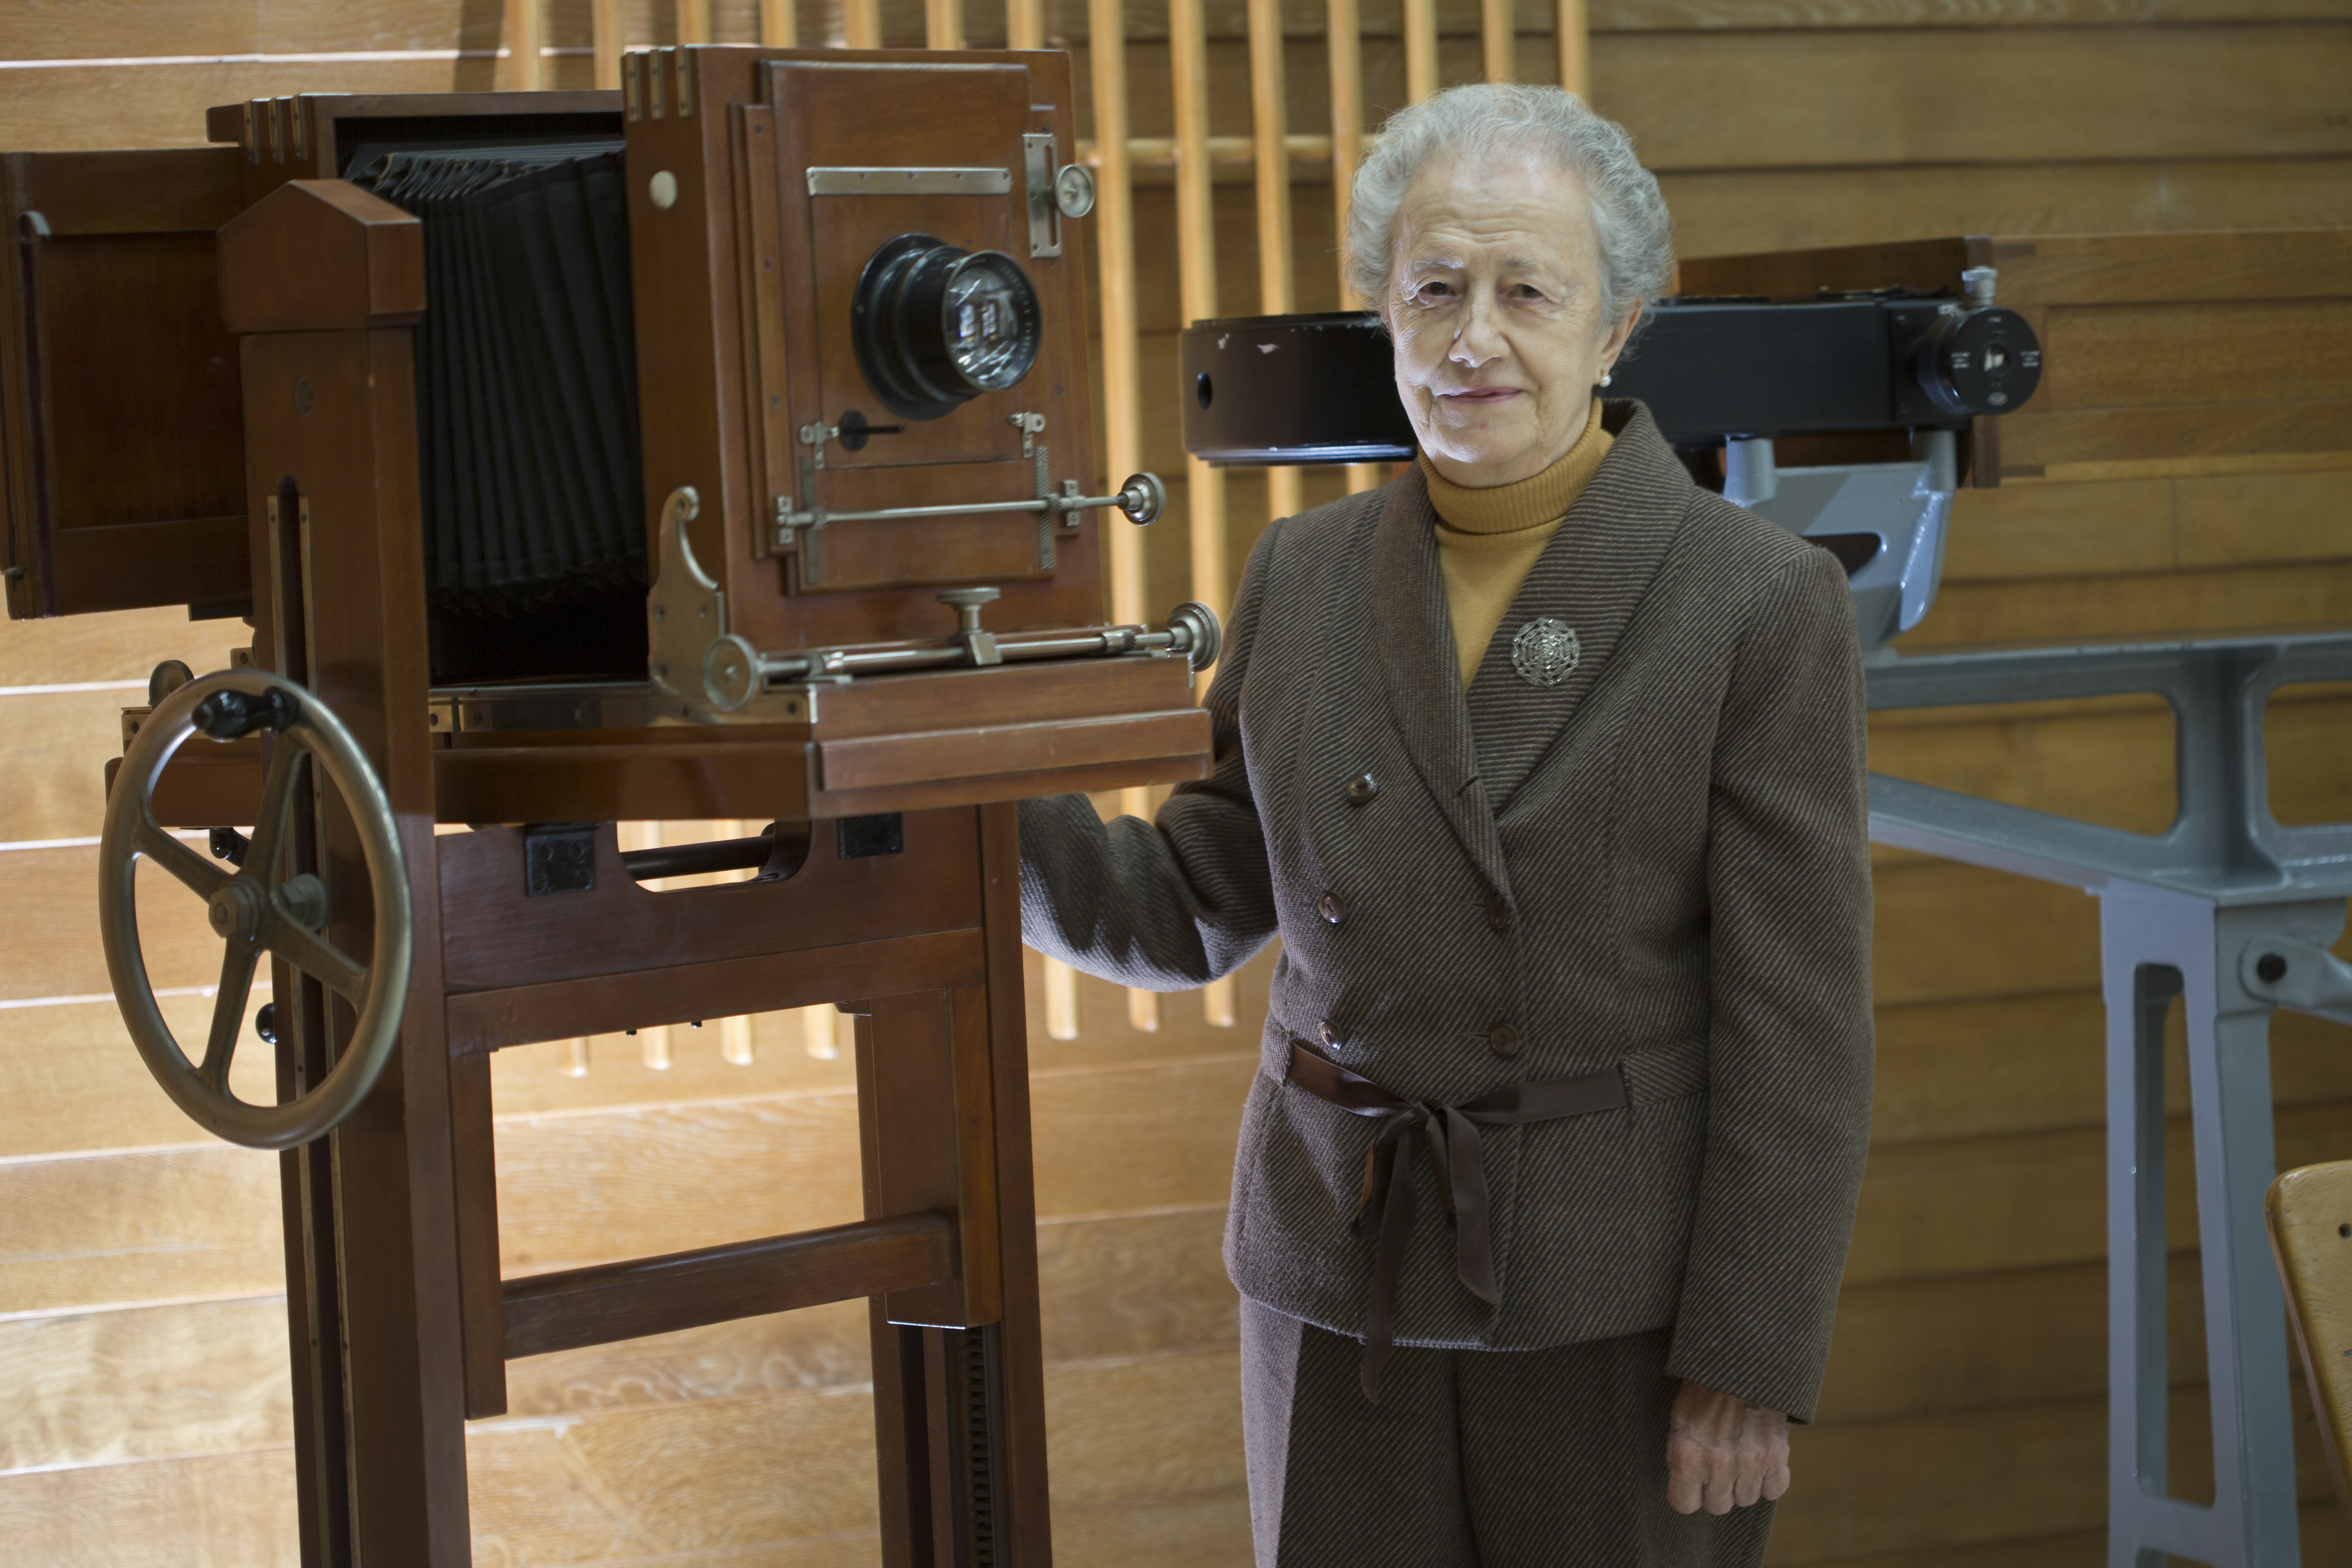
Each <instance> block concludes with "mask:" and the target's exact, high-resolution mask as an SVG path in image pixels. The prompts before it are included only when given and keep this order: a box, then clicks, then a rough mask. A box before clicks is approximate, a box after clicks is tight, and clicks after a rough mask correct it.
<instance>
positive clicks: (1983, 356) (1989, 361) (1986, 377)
mask: <svg viewBox="0 0 2352 1568" xmlns="http://www.w3.org/2000/svg"><path fill="white" fill-rule="evenodd" d="M1918 368H1919V385H1920V387H1921V389H1922V390H1924V391H1925V392H1926V393H1927V397H1928V400H1929V401H1930V402H1932V403H1934V404H1935V405H1936V406H1937V407H1938V408H1940V409H1942V410H1943V411H1944V412H1945V413H1947V414H1958V415H1987V414H2013V413H2015V412H2016V411H2017V409H2018V407H2019V406H2020V405H2021V404H2023V403H2024V402H2025V400H2026V399H2027V398H2029V397H2032V395H2033V389H2034V388H2035V387H2037V386H2039V385H2040V384H2042V340H2041V339H2040V338H2037V337H2035V336H2034V335H2033V329H2032V327H2030V326H2027V325H2026V324H2025V318H2024V317H2022V316H2021V315H2019V314H2018V313H2017V312H2016V311H2014V310H2000V309H1998V308H1996V309H1993V310H1969V311H1965V312H1962V313H1958V314H1954V315H1948V316H1937V318H1936V321H1935V323H1934V325H1932V326H1930V327H1929V328H1928V329H1927V339H1926V341H1925V342H1922V343H1921V344H1920V345H1919V366H1918Z"/></svg>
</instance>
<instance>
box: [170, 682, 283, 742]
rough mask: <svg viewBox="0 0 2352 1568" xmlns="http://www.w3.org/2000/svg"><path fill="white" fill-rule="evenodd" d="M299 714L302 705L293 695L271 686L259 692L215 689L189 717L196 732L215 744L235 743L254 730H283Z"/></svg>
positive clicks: (198, 704)
mask: <svg viewBox="0 0 2352 1568" xmlns="http://www.w3.org/2000/svg"><path fill="white" fill-rule="evenodd" d="M300 715H301V704H300V703H299V702H298V701H297V700H295V697H294V694H293V692H292V691H291V690H289V689H287V688H286V687H283V686H272V687H270V688H269V689H267V690H265V691H259V692H252V691H237V690H232V689H228V688H226V687H216V688H215V689H213V691H212V692H211V693H210V694H209V695H208V696H206V697H205V699H204V700H202V701H200V702H198V703H197V704H196V707H195V711H194V712H193V713H191V714H190V715H189V716H188V717H189V720H190V721H191V722H192V723H193V724H194V726H195V728H196V730H197V731H198V732H200V733H202V734H205V735H209V736H211V737H212V738H213V739H214V740H215V741H234V740H237V739H239V738H241V737H243V736H246V735H250V734H252V733H253V732H254V731H256V730H277V731H284V730H285V729H287V728H288V727H289V725H291V724H292V723H293V722H294V721H295V720H297V719H298V718H299V717H300Z"/></svg>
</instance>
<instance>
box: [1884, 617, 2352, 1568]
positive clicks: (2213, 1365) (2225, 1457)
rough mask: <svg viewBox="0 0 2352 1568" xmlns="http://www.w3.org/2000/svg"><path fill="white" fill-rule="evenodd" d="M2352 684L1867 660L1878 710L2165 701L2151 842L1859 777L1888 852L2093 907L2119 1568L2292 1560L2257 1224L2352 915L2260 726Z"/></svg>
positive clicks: (2149, 661) (2267, 1264)
mask: <svg viewBox="0 0 2352 1568" xmlns="http://www.w3.org/2000/svg"><path fill="white" fill-rule="evenodd" d="M2344 679H2352V635H2347V634H2342V633H2332V634H2319V635H2311V636H2292V637H2242V638H2223V639H2214V640H2210V641H2195V642H2169V643H2158V644H2144V645H2136V646H2114V647H2101V646H2090V647H2066V648H2035V649H2027V650H2021V651H2015V652H2000V653H1964V654H1944V655H1928V656H1920V657H1915V658H1892V657H1887V658H1883V659H1882V660H1881V661H1877V662H1874V663H1873V665H1872V667H1871V669H1870V706H1871V708H1872V709H1873V710H1885V709H1901V708H1924V707H1941V706H1949V705H1955V704H1962V703H2000V702H2024V701H2036V700H2050V699H2058V698H2084V697H2101V696H2116V695H2122V694H2126V693H2137V692H2153V693H2156V694H2158V695H2160V696H2162V697H2163V698H2164V699H2165V700H2166V701H2167V702H2168V704H2170V706H2171V708H2172V711H2173V717H2174V721H2175V732H2176V744H2175V757H2176V762H2175V776H2176V779H2177V781H2178V788H2179V809H2178V812H2177V814H2176V816H2175V818H2174V821H2173V824H2172V826H2171V827H2170V828H2168V830H2167V831H2165V832H2164V833H2162V834H2159V835H2155V836H2148V835H2143V834H2135V833H2128V832H2125V831H2123V830H2120V829H2116V828H2111V827H2104V826H2097V825H2095V824H2091V823H2084V822H2077V821H2074V820H2072V819H2070V818H2066V817H2062V816H2054V815H2052V814H2050V813H2047V812H2039V811H2031V810H2026V809H2023V808H2021V807H2018V806H2011V805H2001V804H2000V803H1998V802H1994V801H1987V800H1982V799H1979V798H1978V797H1976V796H1972V795H1962V794H1958V793H1956V792H1953V791H1949V790H1942V789H1937V788H1933V787H1931V786H1929V785H1926V784H1914V783H1911V782H1909V781H1906V780H1902V779H1894V778H1888V777H1886V776H1885V775H1883V774H1878V773H1873V774H1872V775H1871V780H1870V791H1871V795H1870V825H1871V837H1873V838H1874V839H1875V840H1876V841H1877V842H1879V843H1882V844H1887V845H1893V846H1896V847H1902V848H1906V849H1916V850H1920V851H1922V852H1924V853H1927V854H1930V855H1936V856H1940V857H1942V858H1947V859H1951V860H1958V861H1963V862H1966V863H1968V864H1970V865H1976V866H1984V867H1989V868H1993V869H1996V870H2002V871H2009V872H2012V873H2015V874H2017V875H2020V876H2025V877H2032V878H2035V879H2039V880H2042V881H2047V882H2056V883H2059V884H2062V885H2064V886H2067V887H2074V888H2080V889H2083V890H2084V891H2085V892H2087V893H2090V894H2092V895H2093V896H2095V897H2096V898H2097V899H2099V900H2100V904H2101V910H2100V915H2101V918H2100V947H2101V964H2102V970H2103V980H2104V988H2105V1000H2106V1013H2107V1313H2108V1349H2107V1356H2108V1394H2107V1401H2108V1405H2107V1407H2108V1470H2107V1477H2108V1505H2107V1506H2108V1534H2107V1561H2108V1563H2110V1564H2111V1568H2158V1564H2160V1563H2162V1561H2163V1558H2164V1556H2165V1554H2166V1553H2168V1552H2169V1553H2172V1554H2174V1555H2178V1556H2182V1557H2189V1558H2193V1559H2195V1560H2196V1561H2199V1562H2201V1563H2211V1564H2213V1565H2214V1568H2293V1565H2294V1564H2295V1563H2298V1562H2299V1561H2300V1556H2299V1547H2298V1542H2297V1531H2296V1519H2295V1489H2294V1429H2293V1424H2292V1417H2291V1414H2290V1411H2291V1406H2290V1404H2289V1395H2288V1388H2289V1372H2288V1366H2287V1343H2286V1333H2285V1323H2284V1311H2285V1303H2284V1298H2283V1296H2282V1295H2281V1292H2280V1289H2279V1284H2278V1278H2277V1275H2276V1274H2275V1273H2274V1272H2273V1268H2272V1265H2271V1260H2270V1255H2269V1248H2268V1244H2267V1242H2266V1240H2265V1238H2264V1236H2263V1193H2264V1191H2265V1190H2266V1189H2267V1188H2268V1187H2269V1185H2270V1182H2271V1179H2272V1177H2273V1175H2275V1174H2276V1173H2277V1157H2276V1153H2275V1151H2274V1147H2273V1138H2272V1116H2271V1075H2270V1016H2271V1014H2272V1012H2273V1010H2275V1009H2276V1008H2278V1007H2281V1006H2285V1007H2291V1008H2294V1009H2295V1010H2298V1011H2301V1012H2306V1013H2311V1014H2314V1015H2315V1016H2321V1017H2326V1018H2331V1019H2335V1020H2337V1021H2340V1022H2346V1023H2352V965H2347V963H2344V961H2343V960H2341V959H2338V958H2335V957H2333V956H2332V955H2330V954H2329V953H2328V952H2326V947H2327V945H2328V944H2329V943H2330V942H2333V941H2335V940H2336V937H2337V936H2338V935H2339V934H2340V933H2341V932H2342V931H2343V929H2344V921H2345V910H2346V900H2347V898H2352V824H2346V823H2336V824H2327V825H2323V826H2293V827H2290V826H2285V825H2283V824H2281V823H2280V822H2279V821H2278V820H2277V819H2276V818H2275V817H2273V816H2272V815H2271V810H2270V793H2269V776H2268V769H2267V763H2266V759H2265V756H2264V752H2263V715H2264V711H2265V710H2266V708H2267V705H2268V704H2269V701H2270V700H2271V697H2272V695H2273V693H2274V692H2276V691H2277V690H2278V689H2279V688H2281V687H2282V686H2286V685H2290V684H2295V683H2300V682H2308V681H2322V680H2344ZM2176 1001H2178V1002H2179V1004H2180V1005H2181V1007H2182V1010H2183V1013H2184V1015H2185V1019H2186V1022H2187V1025H2188V1037H2189V1119H2190V1124H2191V1131H2192V1138H2193V1143H2192V1146H2193V1148H2194V1149H2195V1151H2196V1165H2197V1212H2198V1231H2199V1237H2200V1246H2201V1250H2202V1258H2201V1270H2202V1283H2203V1292H2204V1299H2205V1339H2206V1364H2207V1376H2208V1381H2209V1384H2210V1391H2211V1398H2212V1423H2213V1456H2214V1502H2213V1504H2212V1506H2211V1507H2210V1508H2207V1507H2202V1506H2200V1505H2197V1504H2194V1503H2189V1502H2184V1501H2182V1500H2179V1499H2178V1498H2175V1497H2173V1496H2171V1495H2170V1490H2169V1484H2168V1477H2167V1474H2166V1467H2165V1449H2166V1436H2167V1414H2168V1413H2167V1394H2168V1376H2167V1368H2166V1343H2167V1342H2166V1334H2165V1262H2166V1241H2165V1237H2166V1229H2165V1186H2164V1180H2165V1173H2164V1165H2165V1117H2164V1022H2165V1017H2166V1015H2167V1014H2168V1011H2169V1009H2170V1007H2171V1005H2173V1004H2174V1002H2176Z"/></svg>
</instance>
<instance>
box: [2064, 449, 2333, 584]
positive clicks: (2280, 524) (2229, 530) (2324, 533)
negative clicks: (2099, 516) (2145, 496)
mask: <svg viewBox="0 0 2352 1568" xmlns="http://www.w3.org/2000/svg"><path fill="white" fill-rule="evenodd" d="M2171 483H2172V487H2173V497H2174V502H2173V505H2174V510H2173V516H2174V527H2175V529H2176V530H2177V531H2178V534H2177V536H2178V538H2179V556H2180V564H2181V565H2182V566H2184V567H2210V566H2248V565H2268V564H2271V563H2278V562H2289V561H2321V560H2335V561H2341V560H2344V559H2347V558H2352V507H2347V505H2346V499H2345V492H2346V490H2347V476H2346V475H2345V473H2344V472H2343V470H2341V469H2330V470H2325V471H2321V472H2316V473H2303V474H2236V475H2231V476H2228V477H2226V478H2223V477H2218V476H2215V477H2204V478H2191V479H2174V480H2172V481H2171ZM2019 488H2020V489H2032V488H2033V487H2032V486H2023V487H2019Z"/></svg>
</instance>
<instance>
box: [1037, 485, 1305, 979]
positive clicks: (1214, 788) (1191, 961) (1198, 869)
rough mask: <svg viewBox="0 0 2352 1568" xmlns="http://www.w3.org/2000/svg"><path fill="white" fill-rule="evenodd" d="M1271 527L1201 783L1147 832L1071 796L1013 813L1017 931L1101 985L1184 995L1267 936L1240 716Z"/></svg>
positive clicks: (1230, 656)
mask: <svg viewBox="0 0 2352 1568" xmlns="http://www.w3.org/2000/svg"><path fill="white" fill-rule="evenodd" d="M1281 527H1282V524H1281V523H1279V522H1276V523H1275V524H1274V525H1273V526H1272V527H1270V528H1268V529H1267V530H1266V531H1265V533H1264V534H1262V535H1260V536H1259V539H1258V542H1257V546H1256V548H1255V550H1253V551H1252V552H1250V559H1249V564H1248V566H1247V567H1246V568H1245V569H1244V572H1243V574H1242V585H1241V592H1240V593H1239V594H1238V595H1236V596H1235V603H1234V616H1233V624H1232V625H1231V626H1228V627H1227V628H1226V632H1225V639H1224V647H1223V652H1222V653H1221V655H1220V656H1219V658H1218V661H1217V675H1216V679H1215V681H1214V682H1213V684H1212V685H1211V686H1210V688H1209V700H1208V703H1207V708H1208V713H1209V728H1210V739H1211V744H1212V746H1213V762H1212V770H1213V771H1212V772H1211V773H1210V774H1209V776H1208V777H1207V778H1205V779H1202V780H1199V781H1196V782H1194V783H1192V784H1180V785H1178V786H1177V788H1176V790H1175V792H1174V793H1173V794H1171V795H1170V796H1169V798H1168V801H1167V804H1166V805H1162V806H1161V807H1160V814H1159V817H1158V820H1157V821H1156V822H1146V821H1144V820H1143V819H1142V818H1141V817H1138V816H1121V817H1118V818H1116V819H1114V820H1112V821H1110V822H1104V821H1103V820H1102V819H1101V818H1100V817H1099V816H1097V815H1096V812H1095V808H1094V804H1093V803H1092V802H1091V801H1090V800H1088V799H1087V797H1086V796H1085V795H1058V796H1053V797H1049V798H1046V799H1043V800H1028V801H1024V802H1022V803H1021V934H1022V938H1023V940H1024V941H1025V942H1028V943H1029V945H1030V946H1032V947H1034V948H1036V949H1037V950H1038V951H1040V952H1045V953H1049V954H1051V955H1052V956H1054V957H1055V958H1058V959H1061V960H1062V961H1063V962H1065V963H1068V964H1070V965H1072V966H1073V967H1075V968H1077V969H1082V970H1084V971H1086V972H1087V973H1088V974H1094V975H1098V976H1100V977H1101V978H1103V979H1105V980H1115V981H1118V983H1119V984H1125V985H1137V986H1141V987H1143V988H1145V989H1147V990H1152V991H1185V990H1190V989H1192V988H1193V987H1195V986H1199V985H1204V984H1207V983H1208V982H1210V981H1212V980H1214V979H1216V978H1218V977H1219V976H1220V975H1223V974H1229V973H1232V972H1233V971H1234V970H1236V969H1239V968H1240V967H1241V966H1242V965H1243V964H1244V963H1248V962H1249V960H1250V959H1251V958H1252V957H1254V956H1255V954H1256V953H1257V952H1258V951H1259V950H1260V949H1261V948H1263V947H1265V944H1266V943H1267V942H1269V941H1271V940H1272V939H1273V936H1274V934H1275V905H1274V889H1273V886H1272V882H1271V875H1270V872H1269V869H1268V867H1267V862H1266V852H1265V829H1264V828H1263V827H1262V826H1260V824H1259V822H1258V815H1257V805H1256V803H1255V801H1254V800H1253V799H1252V798H1251V795H1250V782H1249V769H1248V759H1247V758H1246V757H1244V755H1243V751H1242V727H1241V706H1242V691H1243V688H1244V686H1245V685H1246V684H1247V682H1248V679H1249V665H1250V655H1251V653H1252V651H1253V647H1254V645H1255V641H1256V633H1257V626H1258V618H1259V616H1260V615H1261V614H1262V613H1263V611H1264V607H1265V597H1266V579H1267V577H1268V575H1269V574H1270V572H1271V563H1272V560H1273V556H1274V548H1275V538H1276V534H1277V533H1278V531H1280V530H1281Z"/></svg>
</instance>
